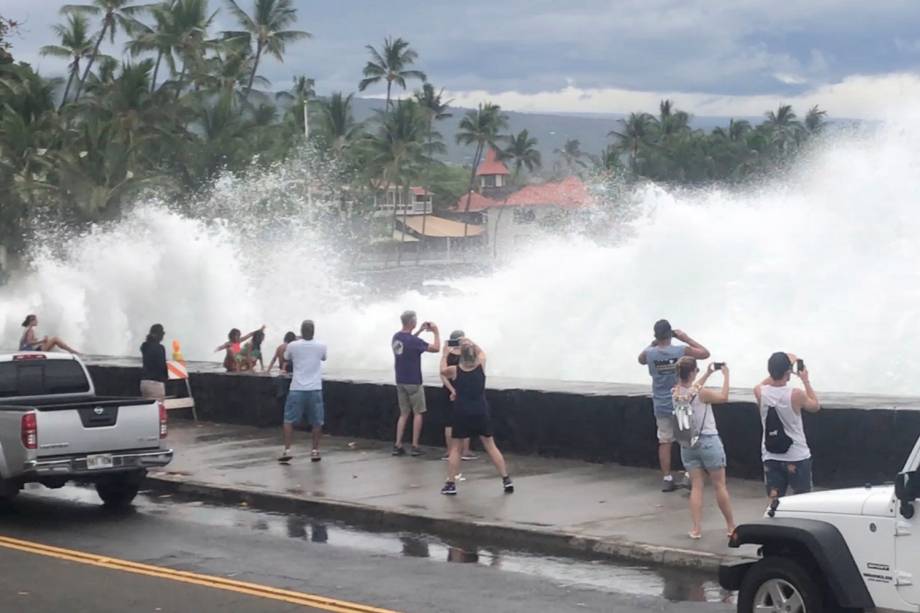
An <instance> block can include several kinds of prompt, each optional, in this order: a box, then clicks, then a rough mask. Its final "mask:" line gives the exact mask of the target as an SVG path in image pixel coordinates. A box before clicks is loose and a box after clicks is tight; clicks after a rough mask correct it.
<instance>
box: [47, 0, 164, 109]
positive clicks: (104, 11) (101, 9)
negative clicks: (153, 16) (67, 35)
mask: <svg viewBox="0 0 920 613" xmlns="http://www.w3.org/2000/svg"><path fill="white" fill-rule="evenodd" d="M128 2H129V0H93V1H92V3H91V4H67V5H64V6H63V7H61V12H62V13H64V14H79V15H91V16H94V17H100V16H101V17H102V29H101V30H99V36H98V37H97V38H96V43H95V44H94V45H93V52H92V54H90V56H89V61H88V62H87V63H86V69H85V70H84V71H83V77H82V78H81V79H80V82H79V83H78V84H77V91H76V93H75V94H74V97H73V99H74V102H76V101H77V100H79V99H80V94H81V93H82V92H83V86H84V85H85V84H86V78H87V77H88V76H89V71H90V70H91V69H92V67H93V63H95V61H96V58H98V57H99V46H100V45H101V44H102V41H103V40H104V39H105V35H106V34H108V35H109V40H110V41H111V42H113V43H114V42H115V35H116V34H117V33H118V29H119V28H122V29H123V30H125V31H126V32H128V33H131V32H132V31H133V30H134V29H135V28H136V27H137V20H136V19H135V17H136V16H137V15H139V14H141V13H143V12H144V11H147V10H150V8H151V5H131V4H128Z"/></svg>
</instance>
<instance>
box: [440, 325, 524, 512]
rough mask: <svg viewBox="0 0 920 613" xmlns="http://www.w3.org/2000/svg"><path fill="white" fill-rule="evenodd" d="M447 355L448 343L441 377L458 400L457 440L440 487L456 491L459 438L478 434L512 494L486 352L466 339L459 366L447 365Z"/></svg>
mask: <svg viewBox="0 0 920 613" xmlns="http://www.w3.org/2000/svg"><path fill="white" fill-rule="evenodd" d="M448 354H449V352H448V347H447V345H445V346H444V353H443V354H442V356H441V376H442V377H444V378H445V379H447V380H448V381H450V382H451V385H453V387H454V389H455V390H456V395H457V400H456V403H455V405H454V412H455V414H454V427H453V435H454V439H453V441H452V444H451V447H450V449H449V450H448V476H447V483H445V484H444V487H443V488H441V493H442V494H445V495H448V496H454V495H456V494H457V484H456V483H455V482H454V475H456V474H457V472H458V471H459V469H460V452H461V442H460V439H464V438H470V437H473V436H478V437H479V440H481V441H482V446H483V447H484V448H485V450H486V453H488V454H489V459H490V460H492V463H493V464H495V469H496V470H497V471H498V474H499V475H500V476H501V478H502V487H503V488H504V490H505V492H506V493H509V494H510V493H511V492H513V491H514V484H513V483H512V482H511V477H509V476H508V469H507V467H506V466H505V458H504V457H503V456H502V452H501V451H499V449H498V447H496V446H495V441H494V440H493V439H492V424H491V420H490V419H489V417H490V416H489V405H488V402H487V401H486V371H485V365H486V354H485V352H484V351H483V350H482V349H480V348H479V347H478V346H476V345H475V344H474V343H473V342H472V341H471V340H469V339H467V338H463V339H461V340H460V361H459V363H458V364H457V365H456V366H452V365H450V364H448V361H447V358H448Z"/></svg>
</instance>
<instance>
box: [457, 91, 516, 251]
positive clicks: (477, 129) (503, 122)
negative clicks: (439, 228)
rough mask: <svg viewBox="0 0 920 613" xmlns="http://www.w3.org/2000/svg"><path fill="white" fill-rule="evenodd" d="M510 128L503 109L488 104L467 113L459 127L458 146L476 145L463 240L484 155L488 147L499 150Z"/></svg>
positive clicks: (467, 230) (467, 195) (467, 198)
mask: <svg viewBox="0 0 920 613" xmlns="http://www.w3.org/2000/svg"><path fill="white" fill-rule="evenodd" d="M507 126H508V117H507V115H505V114H503V113H502V110H501V107H500V106H498V105H497V104H492V103H491V102H487V103H486V104H485V105H482V104H480V105H479V108H477V109H476V110H475V111H467V112H466V115H464V116H463V119H461V120H460V125H459V126H458V127H457V134H456V136H455V138H456V140H457V144H458V145H466V146H470V145H475V147H476V150H475V153H474V154H473V165H472V168H470V185H469V190H468V191H467V194H466V206H465V207H464V208H463V213H464V219H463V238H466V237H467V236H469V215H468V214H469V212H470V201H471V200H472V198H473V187H474V185H475V183H476V170H477V169H478V168H479V163H480V162H481V161H482V156H483V153H484V152H485V149H486V147H487V146H488V147H493V148H495V149H498V147H497V146H496V143H497V142H498V139H499V138H500V136H499V133H500V132H501V131H502V130H504V129H505V128H506V127H507Z"/></svg>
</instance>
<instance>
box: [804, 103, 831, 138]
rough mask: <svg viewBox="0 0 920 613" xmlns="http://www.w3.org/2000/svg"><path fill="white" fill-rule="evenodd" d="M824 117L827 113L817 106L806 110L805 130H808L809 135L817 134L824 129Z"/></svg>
mask: <svg viewBox="0 0 920 613" xmlns="http://www.w3.org/2000/svg"><path fill="white" fill-rule="evenodd" d="M826 116H827V111H825V110H823V109H820V108H818V105H817V104H816V105H814V106H813V107H811V108H810V109H808V113H806V115H805V129H806V130H808V132H809V133H810V134H817V133H818V132H820V131H821V130H823V129H824V125H825V121H824V118H825V117H826Z"/></svg>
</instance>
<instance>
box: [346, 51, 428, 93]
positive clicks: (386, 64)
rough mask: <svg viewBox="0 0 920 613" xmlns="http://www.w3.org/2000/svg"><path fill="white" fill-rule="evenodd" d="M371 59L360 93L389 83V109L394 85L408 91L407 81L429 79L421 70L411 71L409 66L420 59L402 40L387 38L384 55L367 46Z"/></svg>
mask: <svg viewBox="0 0 920 613" xmlns="http://www.w3.org/2000/svg"><path fill="white" fill-rule="evenodd" d="M367 50H368V52H370V54H371V59H370V60H369V61H368V62H367V65H366V66H365V67H364V78H363V79H362V80H361V82H360V83H359V84H358V91H362V92H363V91H364V90H365V89H367V88H368V87H369V86H371V85H374V84H376V83H380V82H381V81H386V83H387V102H386V107H385V108H387V109H389V108H390V104H391V90H392V88H393V84H394V83H395V84H396V85H398V86H400V87H401V88H403V89H406V79H419V80H420V81H424V80H425V79H426V78H427V77H426V76H425V73H424V72H422V71H421V70H413V69H410V68H409V66H411V65H412V64H414V63H415V60H417V59H418V53H416V52H415V51H414V50H413V49H410V48H409V41H407V40H403V39H402V38H397V39H395V40H394V39H393V38H391V37H387V38H385V39H384V41H383V50H382V53H381V52H380V51H377V50H376V49H375V48H374V47H373V46H372V45H367Z"/></svg>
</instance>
